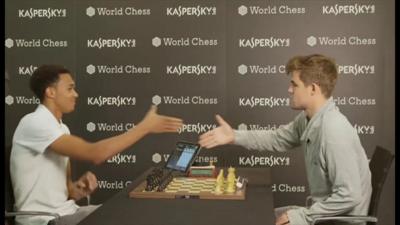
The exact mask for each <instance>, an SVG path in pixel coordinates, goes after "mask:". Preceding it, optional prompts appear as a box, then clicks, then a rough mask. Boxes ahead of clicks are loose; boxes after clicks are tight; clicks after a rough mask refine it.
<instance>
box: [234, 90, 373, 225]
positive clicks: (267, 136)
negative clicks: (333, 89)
mask: <svg viewBox="0 0 400 225" xmlns="http://www.w3.org/2000/svg"><path fill="white" fill-rule="evenodd" d="M235 144H237V145H241V146H243V147H245V148H248V149H252V150H260V151H263V150H269V151H276V152H284V151H287V150H290V149H292V148H294V147H297V146H301V147H302V149H304V157H305V164H306V172H307V179H308V183H309V188H310V194H311V196H312V198H313V201H314V203H313V204H312V205H311V206H310V207H309V208H305V207H299V208H296V209H291V210H289V211H288V217H289V220H290V224H291V225H307V224H310V222H311V219H312V217H313V216H314V215H319V216H321V215H322V216H334V215H343V214H349V215H367V213H368V207H369V202H370V198H371V192H372V187H371V173H370V170H369V165H368V159H367V156H366V154H365V150H364V149H363V147H362V145H361V143H360V139H359V137H358V134H357V132H356V130H355V129H354V128H353V126H352V125H351V124H350V123H349V121H348V120H347V119H346V117H345V116H344V115H343V114H342V113H340V112H339V110H338V108H337V107H336V105H335V103H334V101H333V99H332V97H331V98H329V99H328V101H327V103H326V104H325V105H324V106H323V107H322V108H321V109H320V110H319V111H318V112H317V113H316V114H315V115H314V116H313V117H312V118H311V120H310V121H307V117H306V114H305V112H302V113H300V114H299V115H298V116H297V117H296V118H295V120H294V121H292V122H291V123H289V124H287V125H284V126H281V127H280V128H278V129H276V130H267V131H265V130H263V131H237V130H235Z"/></svg>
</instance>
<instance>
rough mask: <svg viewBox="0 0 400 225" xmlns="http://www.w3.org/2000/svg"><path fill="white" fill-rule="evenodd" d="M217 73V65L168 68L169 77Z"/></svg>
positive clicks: (172, 66) (174, 66) (170, 66)
mask: <svg viewBox="0 0 400 225" xmlns="http://www.w3.org/2000/svg"><path fill="white" fill-rule="evenodd" d="M216 73H217V67H216V66H215V65H200V64H197V65H182V64H179V65H168V66H167V67H166V74H167V75H177V76H182V75H196V76H200V75H214V74H216Z"/></svg>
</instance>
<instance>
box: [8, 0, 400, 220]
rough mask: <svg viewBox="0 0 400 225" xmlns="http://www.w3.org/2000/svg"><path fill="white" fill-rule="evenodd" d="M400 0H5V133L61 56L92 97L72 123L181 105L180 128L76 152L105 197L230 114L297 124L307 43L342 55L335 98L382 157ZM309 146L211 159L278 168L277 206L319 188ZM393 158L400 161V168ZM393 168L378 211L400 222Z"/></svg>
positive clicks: (261, 122) (226, 151) (102, 125)
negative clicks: (36, 81)
mask: <svg viewBox="0 0 400 225" xmlns="http://www.w3.org/2000/svg"><path fill="white" fill-rule="evenodd" d="M393 6H394V0H385V1H361V0H360V1H356V0H348V1H313V0H304V1H303V0H301V1H291V0H285V1H229V0H215V1H194V0H191V1H189V0H188V1H170V0H167V1H165V0H163V1H160V0H151V1H144V0H139V1H96V0H91V1H45V0H39V1H23V0H18V1H11V0H7V1H6V12H5V13H6V15H5V19H6V21H5V56H6V58H5V65H6V71H5V79H6V85H7V87H6V94H5V105H6V115H5V116H6V127H5V136H6V145H11V141H12V135H13V132H14V130H15V128H16V126H17V124H18V121H19V120H20V119H21V117H22V116H23V115H25V114H26V113H29V112H31V111H33V110H34V109H35V108H36V106H37V104H38V103H39V100H38V99H37V98H36V97H34V96H33V93H32V92H31V91H30V90H29V88H28V81H29V78H30V76H31V74H32V72H33V71H34V70H35V68H37V67H38V66H40V65H41V64H51V63H55V64H62V65H64V66H65V67H67V68H68V69H70V70H71V71H72V73H73V76H74V77H75V80H76V84H77V91H78V93H79V101H78V104H77V108H76V110H75V112H73V113H71V114H68V115H65V116H64V118H63V121H64V122H65V123H66V124H67V125H68V126H69V127H70V130H71V132H72V133H73V134H76V135H78V136H81V137H83V138H84V139H86V140H88V141H93V142H94V141H98V140H100V139H102V138H105V137H109V136H111V135H117V134H120V133H123V132H125V131H127V130H128V129H130V128H132V127H135V125H136V124H137V123H139V122H140V120H141V119H142V118H143V116H144V115H145V113H146V111H147V110H148V109H149V107H150V105H151V104H155V105H157V106H158V110H159V112H160V113H162V114H167V115H174V116H179V117H181V118H183V119H184V122H185V124H184V126H183V127H182V129H181V130H180V131H179V133H178V134H158V135H150V136H148V137H146V138H144V139H143V140H141V141H140V142H138V143H137V144H135V145H134V146H132V147H130V148H128V149H127V150H126V151H124V152H121V153H120V154H117V155H115V156H114V157H112V158H110V159H108V160H107V161H105V162H104V163H103V164H102V165H99V166H94V165H91V164H90V163H86V162H77V161H74V160H72V166H73V167H72V169H73V175H74V177H75V178H77V177H79V176H80V175H81V174H82V173H83V172H85V171H86V170H91V171H93V172H94V173H95V174H96V175H97V177H98V180H99V189H98V191H97V192H96V193H95V194H93V196H92V202H93V203H103V202H104V201H105V200H107V199H108V198H110V197H111V196H112V195H114V194H115V193H117V192H118V191H119V190H121V189H122V188H124V187H125V186H126V185H128V184H129V183H130V182H131V181H132V179H134V178H135V177H137V176H138V175H139V174H141V173H142V172H143V171H144V170H146V169H148V168H149V167H151V166H158V165H161V164H162V163H164V162H165V161H166V160H167V159H168V156H169V155H168V154H169V152H170V151H171V150H172V149H173V148H174V147H175V143H176V142H177V141H179V140H186V141H191V142H197V140H198V136H199V135H200V134H201V133H204V132H206V131H208V130H210V129H212V128H214V127H216V126H217V123H216V121H215V117H214V115H215V114H217V113H218V114H220V115H222V116H223V117H224V118H225V119H226V120H227V121H228V122H229V123H230V124H231V125H232V127H234V128H235V129H239V130H260V129H263V130H270V129H272V130H273V129H277V128H278V127H279V126H280V125H283V124H286V123H289V122H290V121H291V120H292V119H293V118H294V117H295V115H297V114H298V113H299V112H298V111H293V110H291V109H290V108H289V107H288V105H289V97H288V92H287V89H288V85H289V77H288V76H287V75H286V71H285V64H286V62H287V61H288V59H289V58H291V57H292V56H294V55H305V54H312V53H321V54H325V55H328V56H331V57H333V58H335V59H336V62H337V65H338V69H339V80H338V84H337V87H336V90H335V92H334V101H335V102H336V104H337V105H338V106H339V108H340V110H341V111H342V112H343V113H344V114H345V115H346V116H347V117H348V119H349V120H350V122H351V123H352V124H353V126H354V128H355V129H356V130H357V132H358V134H359V135H360V138H361V141H362V144H363V146H364V147H365V150H366V152H367V154H368V156H369V157H370V156H371V155H372V153H373V149H374V147H375V146H376V145H378V144H380V145H383V146H385V147H387V148H389V149H391V150H393V149H394V7H393ZM303 157H304V156H303V152H302V151H301V150H300V149H295V150H293V151H289V152H288V153H270V152H257V151H247V150H245V149H243V148H241V147H238V146H223V147H218V148H215V150H203V151H202V152H201V154H200V155H199V156H198V158H197V160H196V164H198V165H207V164H209V163H210V161H213V162H215V164H216V165H217V166H234V167H270V168H272V169H273V172H274V181H273V191H274V193H275V195H274V196H275V198H274V203H275V205H276V206H283V205H287V204H298V205H303V204H304V200H305V197H306V196H307V195H308V185H307V182H306V177H305V168H304V158H303ZM392 170H393V168H392ZM393 173H394V170H393V172H392V173H391V174H390V175H389V178H388V181H387V183H386V185H385V191H384V192H383V196H382V203H381V205H384V206H387V207H384V208H385V209H386V210H385V211H384V210H383V208H382V209H381V211H380V212H379V214H381V215H383V217H382V218H381V221H382V223H383V224H394V200H393V199H394V198H393V196H394V175H393Z"/></svg>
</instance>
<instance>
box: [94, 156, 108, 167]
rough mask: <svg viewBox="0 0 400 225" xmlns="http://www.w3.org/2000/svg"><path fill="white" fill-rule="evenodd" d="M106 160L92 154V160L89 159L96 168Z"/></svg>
mask: <svg viewBox="0 0 400 225" xmlns="http://www.w3.org/2000/svg"><path fill="white" fill-rule="evenodd" d="M105 160H106V158H105V157H104V156H102V155H101V154H94V155H93V158H92V159H91V162H92V163H93V164H94V165H96V166H98V165H100V164H102V163H103V162H104V161H105Z"/></svg>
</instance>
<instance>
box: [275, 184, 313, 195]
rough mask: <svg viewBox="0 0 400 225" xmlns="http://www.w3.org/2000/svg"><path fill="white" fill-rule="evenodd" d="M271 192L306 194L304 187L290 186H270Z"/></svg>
mask: <svg viewBox="0 0 400 225" xmlns="http://www.w3.org/2000/svg"><path fill="white" fill-rule="evenodd" d="M271 188H272V192H282V193H299V192H301V193H303V192H306V187H305V186H304V185H290V184H272V186H271Z"/></svg>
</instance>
